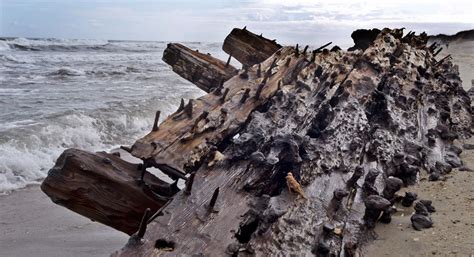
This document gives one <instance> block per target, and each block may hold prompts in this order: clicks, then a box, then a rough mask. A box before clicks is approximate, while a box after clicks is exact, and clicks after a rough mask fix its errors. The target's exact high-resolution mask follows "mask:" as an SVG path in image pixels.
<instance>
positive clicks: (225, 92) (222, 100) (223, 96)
mask: <svg viewBox="0 0 474 257" xmlns="http://www.w3.org/2000/svg"><path fill="white" fill-rule="evenodd" d="M228 93H229V88H226V89H225V90H224V93H223V94H222V97H221V102H225V98H226V97H227V94H228Z"/></svg>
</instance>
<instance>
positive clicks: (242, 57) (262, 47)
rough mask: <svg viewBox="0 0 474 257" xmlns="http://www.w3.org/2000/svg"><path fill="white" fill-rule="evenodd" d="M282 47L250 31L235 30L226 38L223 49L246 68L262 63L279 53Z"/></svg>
mask: <svg viewBox="0 0 474 257" xmlns="http://www.w3.org/2000/svg"><path fill="white" fill-rule="evenodd" d="M280 48H281V45H279V44H277V43H276V42H275V41H272V40H269V39H267V38H264V37H262V36H259V35H255V34H254V33H252V32H250V31H248V30H247V29H245V28H244V29H238V28H235V29H233V30H232V31H231V32H230V34H229V35H228V36H227V37H226V38H225V40H224V44H223V45H222V49H223V50H224V52H226V53H228V54H229V55H232V57H234V58H235V59H237V60H238V61H239V62H240V63H242V64H243V65H244V66H252V65H254V64H258V63H261V62H263V61H265V60H266V59H267V58H268V57H270V56H271V55H272V54H273V53H275V52H276V51H278V49H280Z"/></svg>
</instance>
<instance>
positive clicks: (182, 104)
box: [176, 98, 184, 112]
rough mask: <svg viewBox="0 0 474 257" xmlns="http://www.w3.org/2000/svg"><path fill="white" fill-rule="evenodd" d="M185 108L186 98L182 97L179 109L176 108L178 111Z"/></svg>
mask: <svg viewBox="0 0 474 257" xmlns="http://www.w3.org/2000/svg"><path fill="white" fill-rule="evenodd" d="M182 110H184V99H183V98H181V103H180V104H179V107H178V110H176V112H180V111H182Z"/></svg>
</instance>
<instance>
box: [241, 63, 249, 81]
mask: <svg viewBox="0 0 474 257" xmlns="http://www.w3.org/2000/svg"><path fill="white" fill-rule="evenodd" d="M243 70H244V71H243V72H242V73H240V75H239V77H240V78H241V79H248V78H249V74H248V72H249V69H248V68H247V66H245V67H244V68H243Z"/></svg>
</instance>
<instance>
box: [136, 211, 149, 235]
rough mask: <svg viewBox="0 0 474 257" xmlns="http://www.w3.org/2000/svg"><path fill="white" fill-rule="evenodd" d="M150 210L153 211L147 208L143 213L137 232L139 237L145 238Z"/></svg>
mask: <svg viewBox="0 0 474 257" xmlns="http://www.w3.org/2000/svg"><path fill="white" fill-rule="evenodd" d="M150 212H151V210H150V208H146V210H145V213H144V214H143V217H142V221H141V222H140V227H139V228H138V232H137V238H139V239H141V238H143V236H144V235H145V232H146V227H147V225H148V218H149V216H150Z"/></svg>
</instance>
